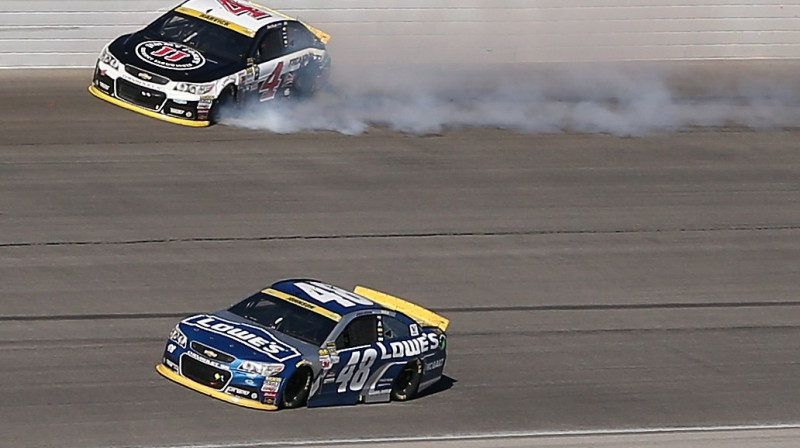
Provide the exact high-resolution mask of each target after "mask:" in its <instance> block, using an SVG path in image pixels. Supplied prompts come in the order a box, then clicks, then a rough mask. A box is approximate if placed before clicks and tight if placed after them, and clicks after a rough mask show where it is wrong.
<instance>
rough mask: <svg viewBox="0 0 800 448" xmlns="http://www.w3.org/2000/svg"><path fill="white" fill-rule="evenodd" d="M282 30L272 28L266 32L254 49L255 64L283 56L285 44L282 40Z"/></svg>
mask: <svg viewBox="0 0 800 448" xmlns="http://www.w3.org/2000/svg"><path fill="white" fill-rule="evenodd" d="M283 35H284V28H274V29H271V30H269V31H267V34H265V35H264V37H263V38H262V39H261V42H259V43H258V48H257V49H256V62H257V63H259V64H260V63H262V62H267V61H270V60H272V59H275V58H277V57H279V56H283V54H284V50H285V47H286V43H285V42H284V39H283Z"/></svg>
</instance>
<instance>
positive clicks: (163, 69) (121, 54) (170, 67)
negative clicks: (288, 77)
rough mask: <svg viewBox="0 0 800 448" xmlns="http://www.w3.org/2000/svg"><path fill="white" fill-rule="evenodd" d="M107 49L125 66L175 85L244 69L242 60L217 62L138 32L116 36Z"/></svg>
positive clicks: (175, 44) (180, 45)
mask: <svg viewBox="0 0 800 448" xmlns="http://www.w3.org/2000/svg"><path fill="white" fill-rule="evenodd" d="M108 49H109V51H110V52H111V54H113V55H114V57H116V58H117V59H119V61H120V62H121V63H123V64H125V65H132V66H134V67H137V68H139V69H142V70H146V71H149V72H152V73H155V74H158V75H161V76H165V77H167V78H169V79H171V80H173V81H178V82H193V83H203V82H210V81H215V80H217V79H220V78H222V77H224V76H227V75H232V74H234V73H236V72H237V71H239V70H242V69H244V68H246V66H247V64H246V63H245V62H244V61H234V60H232V59H221V58H220V57H219V56H212V55H208V54H204V53H203V52H201V51H199V50H196V49H194V48H192V47H189V46H187V45H184V44H181V43H178V42H170V41H164V40H159V39H157V38H151V37H149V36H145V35H144V33H142V32H141V31H140V32H137V33H133V34H126V35H124V36H120V37H118V38H117V39H116V40H114V41H113V42H112V43H111V44H110V45H109V47H108Z"/></svg>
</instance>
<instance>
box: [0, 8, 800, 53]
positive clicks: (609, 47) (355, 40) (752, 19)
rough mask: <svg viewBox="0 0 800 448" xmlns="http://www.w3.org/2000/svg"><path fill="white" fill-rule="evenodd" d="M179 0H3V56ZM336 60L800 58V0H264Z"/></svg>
mask: <svg viewBox="0 0 800 448" xmlns="http://www.w3.org/2000/svg"><path fill="white" fill-rule="evenodd" d="M177 3H178V1H177V0H23V1H19V0H0V67H64V66H91V65H93V64H94V59H95V57H96V54H97V52H98V51H99V50H100V49H101V48H102V46H103V45H104V44H105V43H106V42H107V41H109V40H110V39H112V38H113V37H115V36H117V35H120V34H123V33H125V32H130V31H132V30H135V29H137V28H140V27H141V26H142V25H144V24H146V23H148V22H149V21H151V20H152V19H153V18H155V17H157V16H158V15H159V14H161V13H163V12H164V11H166V10H168V9H169V8H170V7H172V6H174V5H175V4H177ZM263 3H265V4H267V5H268V6H270V7H273V8H276V9H280V10H283V11H285V12H288V13H290V14H292V15H296V16H299V17H300V18H302V19H304V20H306V21H308V22H309V23H312V24H314V25H316V26H318V27H319V28H322V29H324V30H325V31H327V32H329V33H331V34H332V35H333V41H332V42H331V49H332V50H333V51H334V56H335V58H336V59H337V62H338V63H346V62H349V61H355V60H368V61H372V62H401V63H407V62H421V63H429V62H438V61H475V62H478V63H529V62H559V61H567V62H574V61H620V60H634V61H639V60H641V61H656V60H659V61H660V60H696V59H797V58H800V0H795V1H780V0H761V1H759V2H757V4H754V2H751V1H744V0H692V1H690V0H636V1H635V2H632V1H630V0H272V1H268V0H264V1H263Z"/></svg>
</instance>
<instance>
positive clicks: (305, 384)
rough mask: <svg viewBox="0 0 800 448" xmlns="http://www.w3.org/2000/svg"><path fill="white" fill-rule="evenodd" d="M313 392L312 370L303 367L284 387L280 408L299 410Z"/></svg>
mask: <svg viewBox="0 0 800 448" xmlns="http://www.w3.org/2000/svg"><path fill="white" fill-rule="evenodd" d="M310 391H311V369H308V368H303V367H301V368H300V369H298V370H297V371H296V372H294V375H292V377H291V378H289V381H287V382H286V386H284V387H283V394H282V395H281V400H280V407H282V408H286V409H291V408H298V407H300V406H303V405H305V404H306V401H308V394H309V392H310Z"/></svg>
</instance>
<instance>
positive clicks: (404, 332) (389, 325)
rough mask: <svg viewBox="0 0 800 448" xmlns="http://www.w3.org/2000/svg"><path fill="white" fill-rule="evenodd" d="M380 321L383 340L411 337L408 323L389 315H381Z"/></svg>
mask: <svg viewBox="0 0 800 448" xmlns="http://www.w3.org/2000/svg"><path fill="white" fill-rule="evenodd" d="M381 322H382V323H383V339H384V340H386V341H396V340H400V339H410V338H411V330H410V329H409V327H408V325H407V324H404V323H403V322H400V321H399V320H398V319H396V318H394V317H391V316H381Z"/></svg>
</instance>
